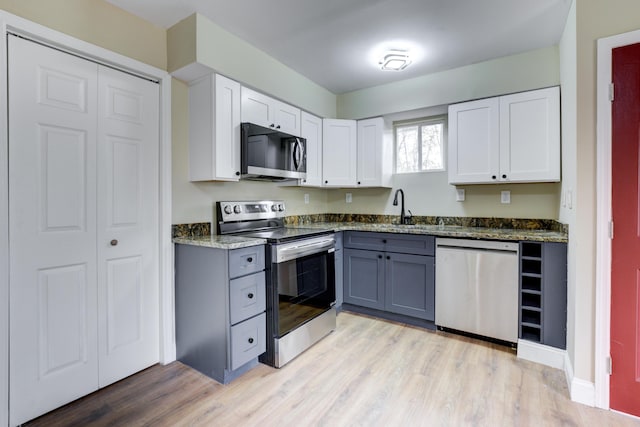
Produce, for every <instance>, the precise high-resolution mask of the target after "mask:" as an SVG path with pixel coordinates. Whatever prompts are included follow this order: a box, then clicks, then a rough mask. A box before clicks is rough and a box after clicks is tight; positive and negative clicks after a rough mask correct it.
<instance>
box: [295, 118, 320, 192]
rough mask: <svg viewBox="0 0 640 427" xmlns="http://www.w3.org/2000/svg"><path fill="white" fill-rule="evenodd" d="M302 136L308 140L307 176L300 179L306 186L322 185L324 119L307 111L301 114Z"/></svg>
mask: <svg viewBox="0 0 640 427" xmlns="http://www.w3.org/2000/svg"><path fill="white" fill-rule="evenodd" d="M300 130H301V134H302V137H303V138H305V139H306V140H307V177H306V178H305V179H301V180H300V185H302V186H306V187H320V186H322V119H321V118H320V117H316V116H314V115H311V114H309V113H307V112H305V111H303V112H302V114H301V126H300Z"/></svg>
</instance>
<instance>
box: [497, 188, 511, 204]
mask: <svg viewBox="0 0 640 427" xmlns="http://www.w3.org/2000/svg"><path fill="white" fill-rule="evenodd" d="M500 203H502V204H505V205H508V204H509V203H511V191H501V192H500Z"/></svg>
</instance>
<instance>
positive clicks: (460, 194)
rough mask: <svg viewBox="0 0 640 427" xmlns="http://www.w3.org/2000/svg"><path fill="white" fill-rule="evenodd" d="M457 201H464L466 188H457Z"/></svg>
mask: <svg viewBox="0 0 640 427" xmlns="http://www.w3.org/2000/svg"><path fill="white" fill-rule="evenodd" d="M456 202H464V188H456Z"/></svg>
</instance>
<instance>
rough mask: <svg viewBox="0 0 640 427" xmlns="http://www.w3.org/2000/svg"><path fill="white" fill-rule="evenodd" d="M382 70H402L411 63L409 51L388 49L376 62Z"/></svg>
mask: <svg viewBox="0 0 640 427" xmlns="http://www.w3.org/2000/svg"><path fill="white" fill-rule="evenodd" d="M378 64H379V65H380V69H381V70H384V71H402V70H404V69H405V68H407V67H408V66H409V65H411V58H410V57H409V52H407V51H404V50H388V51H387V52H385V53H384V56H383V57H382V59H381V60H380V61H379V62H378Z"/></svg>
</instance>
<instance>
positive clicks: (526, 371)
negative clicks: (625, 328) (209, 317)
mask: <svg viewBox="0 0 640 427" xmlns="http://www.w3.org/2000/svg"><path fill="white" fill-rule="evenodd" d="M28 425H34V426H53V425H78V426H80V425H97V426H99V425H117V426H121V425H126V426H138V425H153V426H165V425H166V426H192V425H193V426H233V427H244V426H260V427H267V426H467V425H472V426H598V427H602V426H638V425H640V422H638V421H637V420H634V419H631V418H628V417H625V416H623V415H620V414H616V413H612V412H609V411H604V410H600V409H595V408H590V407H587V406H583V405H580V404H577V403H573V402H571V401H570V400H569V397H568V391H567V386H566V381H565V377H564V373H563V372H562V371H560V370H557V369H552V368H547V367H544V366H542V365H538V364H535V363H531V362H526V361H521V360H518V359H516V357H515V355H514V353H513V351H511V350H509V349H507V348H505V347H500V346H496V345H493V344H488V343H484V342H481V341H475V340H472V339H468V338H464V337H459V336H456V335H451V334H446V333H442V332H438V333H435V332H430V331H425V330H423V329H420V328H414V327H410V326H405V325H401V324H397V323H391V322H387V321H382V320H377V319H372V318H369V317H365V316H360V315H355V314H350V313H341V314H340V315H339V316H338V329H337V330H336V331H335V332H334V333H332V334H331V335H329V336H328V337H326V338H325V339H324V340H322V341H321V342H320V343H318V344H316V345H315V346H314V347H312V348H310V349H309V350H307V351H306V352H305V353H303V354H302V355H301V356H299V357H298V358H296V359H295V360H293V361H292V362H291V363H289V364H288V365H286V366H285V367H283V368H282V369H279V370H278V369H273V368H270V367H267V366H265V365H259V366H258V367H257V368H255V369H253V370H252V371H250V372H248V373H247V374H245V375H243V376H242V377H240V378H239V379H237V380H235V381H234V382H232V383H231V384H228V385H226V386H223V385H220V384H218V383H216V382H215V381H213V380H211V379H209V378H208V377H206V376H204V375H201V374H200V373H198V372H196V371H194V370H192V369H190V368H188V367H186V366H185V365H182V364H181V363H178V362H176V363H172V364H170V365H168V366H154V367H152V368H150V369H147V370H146V371H143V372H141V373H139V374H136V375H134V376H132V377H130V378H127V379H125V380H123V381H121V382H119V383H117V384H114V385H113V386H110V387H107V388H106V389H103V390H101V391H99V392H97V393H94V394H92V395H90V396H87V397H85V398H83V399H80V400H78V401H76V402H73V403H71V404H69V405H67V406H65V407H63V408H61V409H59V410H57V411H54V412H52V413H50V414H47V415H45V416H43V417H41V418H39V419H37V420H35V421H34V422H32V423H30V424H28Z"/></svg>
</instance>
